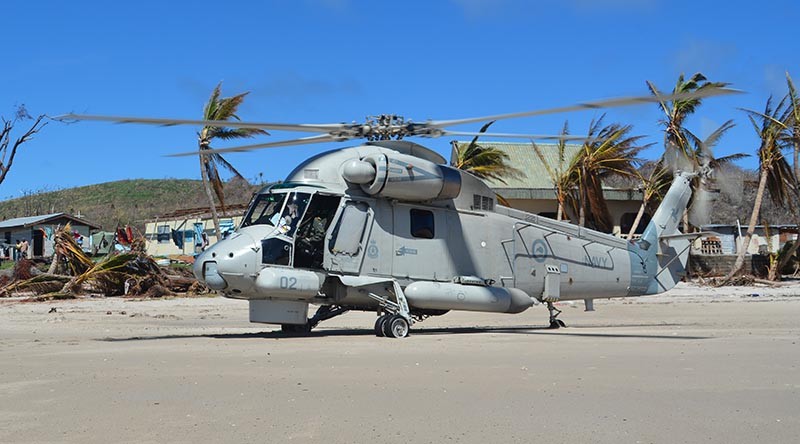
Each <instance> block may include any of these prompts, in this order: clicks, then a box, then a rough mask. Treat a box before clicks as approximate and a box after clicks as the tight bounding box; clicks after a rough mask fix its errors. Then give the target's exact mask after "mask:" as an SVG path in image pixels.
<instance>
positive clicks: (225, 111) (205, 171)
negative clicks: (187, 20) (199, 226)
mask: <svg viewBox="0 0 800 444" xmlns="http://www.w3.org/2000/svg"><path fill="white" fill-rule="evenodd" d="M221 93H222V82H220V83H219V84H217V86H216V87H215V88H214V91H212V92H211V97H210V98H209V99H208V102H207V103H206V106H205V108H204V109H203V119H204V120H215V121H224V120H230V119H236V120H240V119H239V116H237V115H236V110H237V109H238V108H239V105H241V104H242V102H243V101H244V98H245V96H247V94H248V93H247V92H244V93H241V94H237V95H235V96H233V97H220V95H221ZM259 134H267V132H266V131H264V130H262V129H258V128H225V127H218V126H204V127H203V129H201V130H200V132H199V133H197V145H198V147H199V149H200V175H201V177H202V178H203V186H204V187H205V190H206V196H207V197H208V204H209V207H210V208H211V217H212V219H213V220H214V231H215V233H216V235H217V238H219V237H220V236H221V231H220V226H219V215H218V214H217V207H216V204H215V203H214V196H215V195H216V197H217V199H219V204H220V206H221V207H222V208H223V210H224V208H225V197H224V192H223V188H222V178H221V177H220V175H219V166H222V167H224V168H225V169H227V170H228V171H230V172H231V173H233V175H234V176H235V177H237V178H241V179H242V180H246V179H244V176H242V175H241V174H240V173H239V171H237V170H236V168H234V167H233V165H231V164H230V163H229V162H228V161H227V160H225V159H224V158H223V157H222V156H221V155H220V154H217V153H204V152H203V151H208V150H211V149H213V148H212V147H211V142H212V141H213V140H214V139H219V140H230V139H241V138H249V137H254V136H257V135H259ZM212 189H213V192H212Z"/></svg>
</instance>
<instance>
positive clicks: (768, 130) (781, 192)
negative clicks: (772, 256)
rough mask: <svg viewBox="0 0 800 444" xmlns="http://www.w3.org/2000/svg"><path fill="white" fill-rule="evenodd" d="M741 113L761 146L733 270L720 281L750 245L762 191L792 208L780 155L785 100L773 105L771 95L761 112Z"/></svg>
mask: <svg viewBox="0 0 800 444" xmlns="http://www.w3.org/2000/svg"><path fill="white" fill-rule="evenodd" d="M745 112H747V114H748V118H749V119H750V123H752V124H753V129H755V131H756V133H757V134H758V136H759V138H760V139H761V145H760V146H759V148H758V161H759V180H758V189H757V191H756V199H755V203H754V204H753V212H752V213H751V215H750V222H749V224H748V226H747V234H746V235H745V239H744V243H743V244H742V246H741V247H740V249H739V255H738V257H737V258H736V262H735V263H734V265H733V269H732V270H731V271H730V272H729V273H728V275H727V276H725V278H723V280H722V283H726V282H728V281H729V280H730V279H731V278H733V276H735V275H736V274H737V273H738V272H739V270H740V269H741V268H742V265H743V264H744V258H745V255H746V254H747V249H748V248H749V247H750V240H751V239H752V238H753V233H754V232H755V229H756V223H758V214H759V211H760V210H761V203H762V201H763V199H764V191H769V195H770V198H771V199H772V202H773V203H774V204H776V205H778V206H780V207H786V206H789V207H793V206H794V203H793V202H792V199H793V197H794V196H796V193H797V188H796V181H795V179H794V175H793V173H792V169H791V167H790V166H789V163H788V162H787V161H786V158H785V157H784V156H783V149H784V148H785V147H786V143H787V142H786V139H785V137H784V136H785V131H786V129H787V127H786V125H785V124H784V123H783V122H785V121H786V119H787V118H788V115H789V112H790V109H788V108H787V107H786V99H785V98H784V100H781V101H780V103H778V105H777V106H776V107H775V108H773V107H772V97H770V98H769V99H767V104H766V106H765V107H764V112H763V113H759V112H756V111H750V110H745ZM759 121H760V122H759Z"/></svg>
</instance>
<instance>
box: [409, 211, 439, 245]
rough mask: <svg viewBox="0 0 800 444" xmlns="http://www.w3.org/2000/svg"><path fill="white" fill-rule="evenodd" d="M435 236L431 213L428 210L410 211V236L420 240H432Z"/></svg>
mask: <svg viewBox="0 0 800 444" xmlns="http://www.w3.org/2000/svg"><path fill="white" fill-rule="evenodd" d="M435 234H436V230H435V227H434V222H433V213H432V212H430V211H428V210H417V209H413V210H411V235H412V236H414V237H419V238H422V239H433V236H434V235H435Z"/></svg>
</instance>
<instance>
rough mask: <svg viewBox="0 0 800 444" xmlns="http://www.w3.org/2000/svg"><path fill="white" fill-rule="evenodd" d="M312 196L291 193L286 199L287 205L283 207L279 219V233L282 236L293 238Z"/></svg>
mask: <svg viewBox="0 0 800 444" xmlns="http://www.w3.org/2000/svg"><path fill="white" fill-rule="evenodd" d="M310 198H311V195H310V194H308V193H291V194H289V195H288V197H287V198H286V205H285V206H284V207H283V212H282V213H281V215H280V218H278V219H277V222H278V225H276V226H277V227H278V231H280V233H281V234H285V235H286V236H289V237H292V236H294V231H295V230H296V229H297V224H299V223H300V217H301V216H302V215H303V212H304V211H305V210H306V205H308V200H309V199H310Z"/></svg>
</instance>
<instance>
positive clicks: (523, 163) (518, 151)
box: [457, 140, 581, 190]
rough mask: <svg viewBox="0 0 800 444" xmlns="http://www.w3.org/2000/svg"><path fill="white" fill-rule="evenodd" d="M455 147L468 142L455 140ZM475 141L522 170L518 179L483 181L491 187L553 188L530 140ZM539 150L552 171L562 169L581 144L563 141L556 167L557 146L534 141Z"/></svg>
mask: <svg viewBox="0 0 800 444" xmlns="http://www.w3.org/2000/svg"><path fill="white" fill-rule="evenodd" d="M457 143H458V146H459V147H465V146H467V145H469V142H457ZM478 144H479V145H481V146H484V147H492V148H497V149H499V150H501V151H503V152H505V153H506V154H508V157H509V164H511V165H513V166H514V167H515V168H517V169H518V170H520V171H522V172H523V174H524V175H523V176H522V177H520V178H509V179H506V183H502V182H500V181H496V180H491V179H487V180H486V181H485V182H486V184H487V185H489V186H490V187H491V188H494V189H497V190H501V189H503V188H537V189H547V190H552V189H553V186H554V185H553V180H552V179H551V178H550V175H549V174H548V173H547V169H546V168H545V167H544V165H543V164H542V161H541V159H540V158H539V156H538V155H536V151H534V149H533V148H532V147H531V144H530V142H526V143H519V142H494V141H480V140H479V141H478ZM536 145H537V146H538V147H539V150H540V151H541V152H542V157H544V159H545V161H546V162H547V164H548V165H550V168H551V169H552V170H553V171H558V170H559V168H560V169H565V168H567V166H568V165H569V161H570V160H571V159H572V157H573V156H574V155H575V153H577V152H578V151H579V150H580V149H581V145H577V144H569V143H568V144H566V147H565V148H564V161H563V163H562V164H561V166H560V167H559V158H558V145H556V144H554V143H537V144H536Z"/></svg>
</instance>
